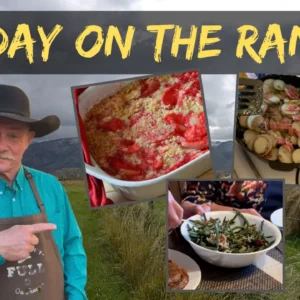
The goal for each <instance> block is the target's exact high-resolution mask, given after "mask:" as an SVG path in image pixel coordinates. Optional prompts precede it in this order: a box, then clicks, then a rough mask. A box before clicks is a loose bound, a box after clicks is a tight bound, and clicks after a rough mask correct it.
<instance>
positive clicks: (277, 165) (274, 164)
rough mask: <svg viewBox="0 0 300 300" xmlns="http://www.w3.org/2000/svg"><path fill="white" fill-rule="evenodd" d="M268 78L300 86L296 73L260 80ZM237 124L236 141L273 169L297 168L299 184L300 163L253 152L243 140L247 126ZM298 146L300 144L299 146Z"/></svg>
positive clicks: (270, 75)
mask: <svg viewBox="0 0 300 300" xmlns="http://www.w3.org/2000/svg"><path fill="white" fill-rule="evenodd" d="M267 79H280V80H283V81H284V82H285V83H286V84H291V85H293V86H294V87H296V88H300V78H299V77H297V76H295V75H275V74H274V75H273V74H268V75H266V76H263V77H261V78H259V79H258V80H261V81H262V82H264V81H265V80H267ZM236 122H237V125H236V138H235V139H236V141H237V142H238V143H239V144H240V145H241V147H242V148H243V149H244V150H245V151H246V152H247V153H251V154H252V155H254V156H255V157H257V158H258V159H260V160H261V161H264V162H266V163H267V164H268V165H269V167H270V168H271V169H273V170H276V171H285V172H289V171H293V170H295V169H297V177H296V178H297V180H296V181H297V184H298V174H299V170H300V163H297V164H296V163H282V162H280V161H270V160H268V159H266V158H263V157H260V156H259V155H257V154H256V153H255V152H254V151H253V152H252V151H251V150H250V149H248V147H247V146H246V145H245V144H244V142H243V135H244V132H245V131H246V130H247V129H246V128H242V127H241V126H240V124H239V122H238V119H237V121H236ZM297 148H298V146H297Z"/></svg>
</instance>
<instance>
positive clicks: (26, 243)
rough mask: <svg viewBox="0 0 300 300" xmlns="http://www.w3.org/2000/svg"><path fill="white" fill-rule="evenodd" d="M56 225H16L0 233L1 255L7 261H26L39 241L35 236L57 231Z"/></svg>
mask: <svg viewBox="0 0 300 300" xmlns="http://www.w3.org/2000/svg"><path fill="white" fill-rule="evenodd" d="M55 229H56V225H54V224H51V223H39V224H33V225H16V226H13V227H11V228H9V229H7V230H3V231H1V232H0V255H2V257H3V258H4V259H5V260H7V261H18V260H22V259H26V258H27V257H28V256H29V254H30V253H31V252H33V251H34V248H35V246H36V245H37V244H38V243H39V239H38V238H37V236H36V235H35V234H37V233H40V232H44V231H49V230H55Z"/></svg>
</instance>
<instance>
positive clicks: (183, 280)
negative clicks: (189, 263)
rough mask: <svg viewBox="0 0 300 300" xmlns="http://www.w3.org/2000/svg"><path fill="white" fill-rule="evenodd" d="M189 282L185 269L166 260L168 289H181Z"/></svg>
mask: <svg viewBox="0 0 300 300" xmlns="http://www.w3.org/2000/svg"><path fill="white" fill-rule="evenodd" d="M188 283H189V275H188V273H187V271H186V270H185V269H184V268H183V267H180V266H179V265H177V264H176V263H174V262H173V261H172V260H169V261H168V288H169V290H182V289H184V288H185V287H186V285H187V284H188Z"/></svg>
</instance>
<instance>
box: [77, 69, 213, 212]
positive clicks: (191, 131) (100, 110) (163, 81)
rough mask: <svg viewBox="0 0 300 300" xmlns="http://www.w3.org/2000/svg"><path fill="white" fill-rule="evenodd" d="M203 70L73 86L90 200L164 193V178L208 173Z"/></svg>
mask: <svg viewBox="0 0 300 300" xmlns="http://www.w3.org/2000/svg"><path fill="white" fill-rule="evenodd" d="M200 81H201V80H200V74H199V73H198V71H195V70H188V71H181V72H176V73H172V74H160V75H155V76H154V75H152V76H140V77H132V78H129V79H127V80H126V79H122V80H114V81H109V82H107V81H104V82H101V83H91V84H86V85H84V86H77V87H76V86H73V87H72V93H73V97H74V108H75V114H76V118H77V124H78V134H79V136H80V141H81V146H82V150H83V153H84V161H85V170H86V176H87V180H88V188H89V195H90V198H91V201H90V202H91V204H92V205H91V207H92V208H97V207H101V206H106V205H112V204H121V203H129V202H130V201H137V200H151V199H156V198H159V197H165V196H166V194H165V192H166V191H165V181H166V179H168V178H186V177H193V178H201V177H204V178H205V177H209V178H211V177H213V170H212V161H211V154H210V148H211V145H210V136H209V130H208V124H207V120H206V118H207V117H206V108H205V102H204V96H203V92H202V83H201V82H200Z"/></svg>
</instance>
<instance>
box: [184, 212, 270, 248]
mask: <svg viewBox="0 0 300 300" xmlns="http://www.w3.org/2000/svg"><path fill="white" fill-rule="evenodd" d="M234 211H235V216H234V217H233V218H232V219H231V220H230V219H226V218H224V219H223V221H221V220H220V219H219V218H211V219H209V220H207V218H206V216H205V215H204V219H205V221H204V222H203V221H199V220H196V221H191V223H192V224H193V226H189V225H188V227H187V228H188V233H189V235H190V237H191V240H192V241H193V242H195V243H196V244H198V245H200V246H202V247H205V248H208V249H211V250H215V251H219V252H226V253H251V252H255V251H259V250H261V249H266V248H268V247H269V246H270V245H272V243H274V241H268V240H267V239H270V238H272V236H268V237H265V236H264V233H263V225H264V221H262V223H261V224H260V230H259V231H257V228H256V225H255V224H251V225H250V224H249V222H248V220H247V219H246V218H245V216H244V215H243V214H242V213H241V212H239V211H238V210H235V209H234ZM237 217H241V218H242V220H243V221H244V222H243V225H238V226H235V222H234V220H235V219H236V218H237ZM221 240H222V243H221ZM223 242H224V244H223Z"/></svg>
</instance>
